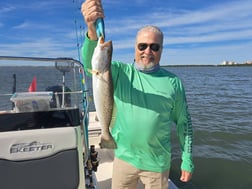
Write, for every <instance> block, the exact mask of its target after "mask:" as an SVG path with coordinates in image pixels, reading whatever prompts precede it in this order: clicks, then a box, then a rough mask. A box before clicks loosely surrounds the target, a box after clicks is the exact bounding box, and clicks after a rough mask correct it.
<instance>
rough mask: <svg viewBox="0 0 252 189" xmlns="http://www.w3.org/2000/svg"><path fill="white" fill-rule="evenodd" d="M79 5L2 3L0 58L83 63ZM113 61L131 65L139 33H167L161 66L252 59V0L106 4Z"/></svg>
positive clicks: (43, 0)
mask: <svg viewBox="0 0 252 189" xmlns="http://www.w3.org/2000/svg"><path fill="white" fill-rule="evenodd" d="M81 3H82V1H79V0H24V1H20V0H1V2H0V55H1V56H34V57H50V58H55V57H72V58H75V59H81V54H80V47H81V45H82V43H83V41H84V39H85V32H86V29H87V28H86V25H85V23H84V20H83V17H82V14H81V12H80V6H81ZM102 3H103V8H104V12H105V32H106V40H112V41H113V49H114V51H113V60H117V61H122V62H125V63H132V62H133V60H134V45H135V36H136V32H137V31H138V29H139V28H141V27H142V26H145V25H156V26H158V27H160V28H161V30H162V31H163V33H164V44H163V45H164V46H163V54H162V57H161V61H160V64H161V65H182V64H183V65H188V64H193V65H199V64H202V65H208V64H210V65H217V64H221V63H222V62H223V61H234V62H237V63H244V62H246V61H251V60H252V53H251V52H252V11H251V10H252V1H251V0H211V1H209V0H163V1H160V0H127V1H125V0H103V1H102Z"/></svg>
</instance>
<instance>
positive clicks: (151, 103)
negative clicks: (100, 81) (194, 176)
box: [82, 37, 194, 172]
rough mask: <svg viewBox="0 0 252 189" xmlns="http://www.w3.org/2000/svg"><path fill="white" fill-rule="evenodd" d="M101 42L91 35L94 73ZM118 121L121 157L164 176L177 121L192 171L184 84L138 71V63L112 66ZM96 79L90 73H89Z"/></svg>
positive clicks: (163, 73) (86, 54)
mask: <svg viewBox="0 0 252 189" xmlns="http://www.w3.org/2000/svg"><path fill="white" fill-rule="evenodd" d="M96 44H97V42H96V41H91V40H89V39H88V38H87V37H86V40H85V43H84V45H83V48H82V56H83V62H84V67H85V69H86V73H87V74H88V72H87V70H88V69H91V58H92V54H93V50H94V48H95V46H96ZM111 69H112V79H113V85H114V108H115V111H116V113H115V119H114V124H113V126H112V128H111V133H112V136H113V138H114V139H115V141H116V143H117V149H116V150H115V156H116V157H117V158H119V159H122V160H124V161H126V162H128V163H129V164H131V165H133V166H134V167H136V168H138V169H142V170H148V171H154V172H163V171H165V170H168V169H169V168H170V164H171V140H170V139H171V137H170V135H171V127H172V124H173V123H175V124H176V126H177V133H178V136H179V140H180V146H181V150H182V165H181V168H182V169H183V170H187V171H190V172H192V171H193V169H194V166H193V162H192V137H193V136H192V134H193V132H192V124H191V118H190V114H189V112H188V108H187V103H186V96H185V91H184V87H183V84H182V82H181V80H180V79H179V78H178V77H177V76H176V75H174V74H172V73H171V72H168V71H167V70H165V69H163V68H160V69H159V70H158V71H156V72H154V73H148V74H146V73H143V72H140V71H138V70H137V69H136V68H135V67H134V65H132V64H124V63H121V62H112V66H111ZM88 75H90V74H88Z"/></svg>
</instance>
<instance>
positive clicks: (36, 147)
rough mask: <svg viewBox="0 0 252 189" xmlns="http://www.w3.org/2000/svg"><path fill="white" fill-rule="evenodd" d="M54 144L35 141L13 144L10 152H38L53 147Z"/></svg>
mask: <svg viewBox="0 0 252 189" xmlns="http://www.w3.org/2000/svg"><path fill="white" fill-rule="evenodd" d="M52 148H53V145H52V144H49V143H40V142H37V141H33V142H31V143H19V144H13V145H12V146H11V148H10V153H11V154H13V153H25V152H38V151H44V150H49V149H52Z"/></svg>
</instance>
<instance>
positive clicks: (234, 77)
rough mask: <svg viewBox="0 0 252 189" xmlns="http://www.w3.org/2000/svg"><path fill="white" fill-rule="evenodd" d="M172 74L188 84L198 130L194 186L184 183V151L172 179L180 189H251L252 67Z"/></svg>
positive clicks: (178, 70)
mask: <svg viewBox="0 0 252 189" xmlns="http://www.w3.org/2000/svg"><path fill="white" fill-rule="evenodd" d="M167 69H168V70H170V71H172V72H173V73H175V74H177V75H178V76H179V77H180V78H181V79H182V80H183V83H184V85H185V88H186V93H187V100H188V104H189V110H190V112H191V116H192V122H193V128H194V148H193V153H194V163H195V173H194V175H193V180H192V182H190V183H188V184H183V183H181V182H179V181H178V177H179V174H180V172H179V167H178V165H179V162H180V161H179V147H178V145H174V148H173V150H174V151H175V155H174V158H173V159H174V161H173V162H172V166H173V168H172V170H173V174H172V179H173V180H174V181H175V182H176V184H177V185H178V186H180V188H190V189H194V188H197V189H227V188H228V189H251V188H252V179H251V178H252V67H171V68H169V67H168V68H167ZM174 138H175V137H174ZM174 140H175V142H176V139H174Z"/></svg>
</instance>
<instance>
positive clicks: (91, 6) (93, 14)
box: [81, 0, 104, 40]
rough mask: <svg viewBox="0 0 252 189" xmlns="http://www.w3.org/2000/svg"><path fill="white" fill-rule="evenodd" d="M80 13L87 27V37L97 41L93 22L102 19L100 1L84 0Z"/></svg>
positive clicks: (102, 13)
mask: <svg viewBox="0 0 252 189" xmlns="http://www.w3.org/2000/svg"><path fill="white" fill-rule="evenodd" d="M81 12H82V15H83V17H84V20H85V22H86V24H87V27H88V37H89V39H91V40H97V35H96V28H95V25H94V23H95V21H96V20H97V18H104V12H103V8H102V3H101V0H86V1H85V2H84V3H83V4H82V6H81Z"/></svg>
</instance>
